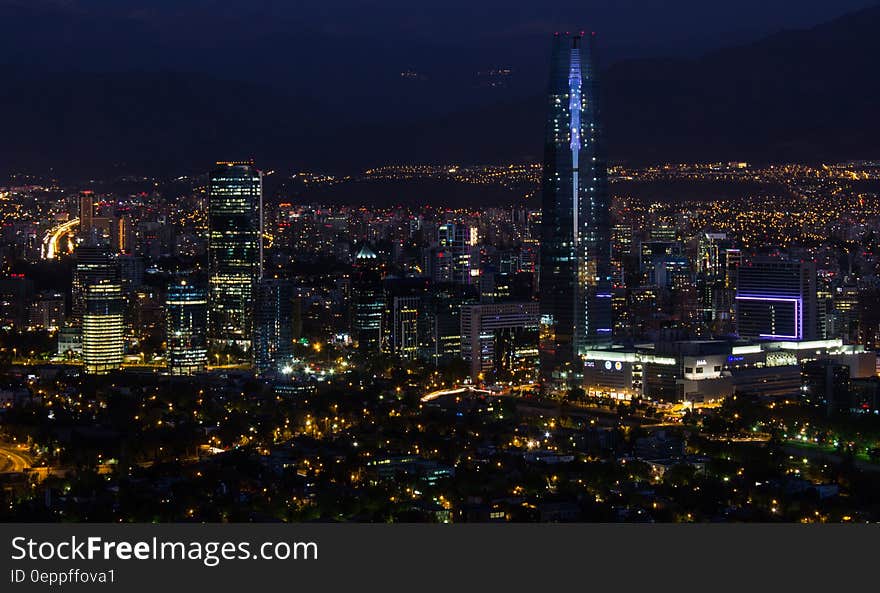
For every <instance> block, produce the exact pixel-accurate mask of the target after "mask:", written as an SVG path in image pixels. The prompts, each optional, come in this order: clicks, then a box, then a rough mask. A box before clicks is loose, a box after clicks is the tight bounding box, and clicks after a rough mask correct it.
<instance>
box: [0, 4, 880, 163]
mask: <svg viewBox="0 0 880 593" xmlns="http://www.w3.org/2000/svg"><path fill="white" fill-rule="evenodd" d="M21 10H26V9H19V11H21ZM30 16H31V18H33V15H30ZM8 22H9V21H7V23H8ZM47 22H48V23H50V24H45V23H44V25H43V26H45V27H50V25H51V20H49V21H47ZM58 27H60V25H58ZM50 29H51V27H50ZM60 30H61V29H58V28H55V29H51V32H57V31H60ZM95 35H96V36H97V37H96V38H93V39H89V40H86V41H85V42H84V43H83V44H82V47H71V48H70V51H69V54H70V57H69V58H68V60H67V63H64V64H61V63H60V62H61V61H63V56H64V52H63V51H61V50H59V49H58V48H55V49H54V50H53V51H52V52H47V51H43V49H41V48H40V47H37V45H36V44H34V45H33V47H27V48H26V50H22V48H21V43H25V42H24V41H21V39H20V34H19V37H16V34H11V35H7V36H6V37H4V38H3V40H0V49H2V50H3V51H2V52H0V55H5V56H7V58H8V59H6V60H3V61H2V62H0V77H2V78H0V129H2V131H3V133H2V137H0V172H3V173H9V172H12V171H22V170H24V171H31V172H41V173H42V172H46V171H47V170H48V169H49V168H52V169H53V170H54V171H55V172H57V173H58V174H60V175H62V176H79V177H84V176H88V175H107V174H112V173H120V174H123V173H124V174H132V173H137V174H153V173H155V174H182V173H190V172H196V171H203V170H204V169H205V168H206V166H208V165H209V164H210V163H211V162H213V161H214V160H217V159H228V158H245V157H253V158H255V159H256V160H257V161H258V162H259V163H260V164H261V165H263V166H265V167H266V168H274V169H277V170H281V171H294V170H303V169H323V170H329V171H334V170H335V171H343V170H352V169H356V168H362V167H366V166H370V165H375V164H385V163H393V162H456V163H475V162H476V163H479V162H483V163H489V162H491V163H496V162H505V161H509V160H517V161H519V160H539V159H540V155H541V142H542V138H543V109H544V99H543V97H542V92H541V91H542V87H543V84H544V83H543V82H541V81H542V80H543V79H542V77H543V76H544V74H543V73H542V70H543V66H541V64H544V63H545V61H546V56H547V53H548V50H549V47H548V44H547V43H545V42H544V41H542V40H540V39H537V38H535V37H534V36H533V35H530V36H526V37H523V38H521V39H520V40H519V42H517V44H516V45H515V46H514V47H512V48H511V55H513V56H517V58H516V60H514V62H515V64H518V66H517V67H514V68H513V73H514V74H515V75H517V76H512V77H509V78H510V80H507V78H508V77H506V76H504V75H501V76H496V73H494V72H492V71H488V72H489V74H486V75H485V77H484V74H485V73H484V72H480V71H479V70H478V68H480V64H478V63H476V62H475V61H473V60H472V61H471V62H468V58H467V55H468V52H467V51H465V50H464V49H459V50H450V49H448V48H439V47H433V46H430V44H423V45H422V46H420V47H421V48H422V49H421V50H420V51H421V53H419V52H415V53H414V54H413V55H412V56H408V58H409V59H410V61H411V62H412V64H413V66H412V67H411V68H406V69H405V70H401V71H398V70H400V69H391V70H388V71H386V72H384V74H381V75H377V74H376V73H375V72H372V71H368V70H367V69H366V64H368V63H369V61H370V60H371V59H372V58H373V57H374V56H375V55H377V54H380V53H381V54H382V55H383V56H385V57H384V58H383V59H390V58H389V56H390V55H392V54H393V53H394V48H393V47H388V46H386V47H379V46H377V45H376V42H375V40H373V41H370V42H367V41H364V42H363V43H362V44H358V43H355V44H354V46H352V45H347V46H346V45H340V44H339V43H336V42H335V40H333V39H330V38H326V36H324V35H323V34H318V33H314V35H313V36H312V37H309V38H308V39H296V40H290V39H285V38H284V35H283V34H281V33H275V34H274V35H273V36H272V37H269V38H262V39H261V40H260V41H259V42H258V43H257V42H255V44H257V45H259V52H258V53H256V54H253V55H252V54H246V55H239V56H237V55H230V56H228V57H225V58H224V57H223V56H222V55H221V56H219V57H217V56H216V55H215V54H216V53H217V52H220V53H222V48H219V47H214V46H210V47H201V48H199V49H198V52H200V55H202V56H206V55H209V54H210V55H214V56H215V57H214V58H212V59H213V61H212V62H211V64H212V66H211V67H210V68H203V69H202V70H201V71H197V70H196V67H197V66H198V64H197V63H196V62H197V60H195V58H193V57H192V56H191V57H190V59H189V60H183V61H181V62H180V64H184V65H185V66H186V67H187V68H191V69H187V70H182V69H179V68H178V69H174V68H171V66H170V64H171V63H172V62H171V61H170V59H169V58H168V55H169V52H172V50H174V51H181V50H180V48H179V47H178V48H177V49H176V50H175V49H174V48H173V47H172V48H169V46H167V45H161V44H157V43H156V42H155V40H154V39H153V38H152V37H151V36H150V35H147V34H143V35H141V36H140V37H137V40H138V42H139V43H140V44H141V48H142V49H143V48H147V50H148V51H146V52H145V53H144V52H142V53H140V54H138V55H139V56H140V57H139V58H137V59H135V58H134V57H132V56H133V54H132V55H127V54H126V51H128V50H126V49H125V48H124V44H123V42H122V40H121V39H120V35H119V32H118V31H114V30H113V28H112V27H110V28H109V30H103V29H102V30H99V31H98V32H96V33H95ZM132 35H133V34H132ZM14 43H19V45H17V46H16V47H17V48H18V49H17V50H16V52H15V53H11V52H12V49H11V48H12V45H13V44H14ZM4 44H6V45H5V46H4ZM117 45H118V46H119V47H120V48H121V49H120V50H119V52H116V51H115V46H117ZM287 46H290V47H292V48H293V49H292V50H290V51H288V52H285V53H284V55H280V54H279V48H284V47H287ZM125 47H127V46H125ZM194 51H195V50H194ZM255 51H256V50H255ZM442 51H451V52H453V53H454V52H455V51H459V55H458V56H457V57H456V58H455V59H454V60H452V61H448V60H446V61H444V60H442V59H440V58H439V57H438V52H442ZM41 52H42V53H41ZM102 52H103V54H106V56H105V57H104V58H103V59H102V60H99V59H98V58H96V57H95V56H98V55H101V54H102ZM150 52H154V55H155V56H156V59H155V60H154V61H152V62H151V60H149V59H145V58H143V56H144V55H150ZM382 52H384V53H382ZM116 53H118V55H115V56H114V54H116ZM344 54H350V55H351V59H350V60H348V61H346V60H344V59H343V58H342V56H343V55H344ZM85 55H89V56H92V58H94V59H92V58H90V59H89V60H86V59H85V58H84V57H83V56H85ZM255 55H256V56H270V57H267V58H266V59H265V60H256V58H255V57H254V56H255ZM290 55H293V56H295V58H296V59H295V60H293V61H291V60H290V59H288V58H287V57H285V56H290ZM878 55H880V6H878V7H874V8H869V9H865V10H861V11H858V12H855V13H851V14H848V15H845V16H843V17H840V18H837V19H835V20H833V21H830V22H827V23H824V24H821V25H818V26H816V27H813V28H810V29H804V30H793V31H785V32H782V33H778V34H774V35H771V36H768V37H766V38H763V39H760V40H758V41H755V42H752V43H746V44H740V45H737V46H732V47H727V48H724V49H721V50H714V51H710V52H708V53H705V54H703V55H701V56H700V57H697V58H682V57H675V58H653V59H625V60H618V61H615V62H614V63H611V64H609V66H608V67H607V68H605V69H604V70H603V71H602V78H601V85H602V95H603V96H602V102H603V105H602V107H603V113H604V126H605V128H606V137H607V139H608V151H609V156H610V158H611V159H613V160H615V161H625V162H631V163H645V162H668V161H686V160H688V161H689V160H749V161H795V160H799V161H832V160H846V159H856V158H859V159H862V158H864V159H868V158H870V159H875V158H880V109H878V95H880V77H878V76H877V66H876V57H877V56H878ZM10 56H11V57H10ZM77 56H79V57H77ZM493 59H494V58H493ZM0 60H2V58H0ZM205 60H207V58H205ZM82 63H88V64H90V68H88V69H86V68H84V67H77V65H78V64H82ZM401 63H402V62H401ZM451 63H454V64H455V67H452V66H450V65H449V64H451ZM483 63H485V60H484V62H483ZM332 64H345V67H344V68H343V67H340V69H339V71H335V70H334V71H331V70H332V68H331V65H332ZM423 66H424V70H423V71H422V70H420V68H422V67H423ZM298 73H299V74H298ZM297 76H301V77H302V80H298V79H297V80H293V79H292V78H291V77H294V78H296V77H297ZM315 81H320V84H318V83H316V82H315Z"/></svg>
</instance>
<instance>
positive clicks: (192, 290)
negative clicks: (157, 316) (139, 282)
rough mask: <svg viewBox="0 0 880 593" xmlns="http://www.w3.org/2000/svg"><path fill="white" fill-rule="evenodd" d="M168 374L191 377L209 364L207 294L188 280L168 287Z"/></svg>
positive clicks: (166, 308) (166, 299) (166, 313)
mask: <svg viewBox="0 0 880 593" xmlns="http://www.w3.org/2000/svg"><path fill="white" fill-rule="evenodd" d="M165 319H166V327H167V333H166V342H167V344H168V371H169V372H170V373H171V374H172V375H192V374H194V373H199V372H202V371H204V370H205V367H206V366H207V364H208V341H207V339H208V336H207V333H208V295H207V291H206V290H205V289H204V288H202V287H200V286H196V285H193V284H192V283H191V282H189V281H187V280H177V281H175V282H172V283H171V284H170V285H169V286H168V293H167V295H166V297H165Z"/></svg>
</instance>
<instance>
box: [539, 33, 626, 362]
mask: <svg viewBox="0 0 880 593" xmlns="http://www.w3.org/2000/svg"><path fill="white" fill-rule="evenodd" d="M547 99H548V101H547V121H546V135H545V139H544V171H543V179H542V190H543V192H542V221H541V226H542V237H541V319H542V326H543V328H542V336H541V355H542V356H541V366H542V374H543V375H544V376H545V377H550V376H552V374H553V373H554V372H565V371H568V372H573V373H575V374H577V373H579V372H580V370H579V367H580V365H579V361H580V357H581V355H582V354H583V353H584V352H585V351H586V350H588V349H590V348H592V347H596V346H599V345H603V344H607V343H608V342H609V341H610V339H611V294H610V286H611V279H610V259H611V240H610V220H609V218H610V214H609V197H608V176H607V165H606V161H605V153H604V147H603V141H602V129H601V120H600V115H599V107H598V88H597V81H596V67H595V59H594V37H593V36H592V35H590V36H584V35H583V34H577V35H569V34H567V33H566V34H556V35H555V36H554V39H553V51H552V63H551V72H550V84H549V88H548V93H547Z"/></svg>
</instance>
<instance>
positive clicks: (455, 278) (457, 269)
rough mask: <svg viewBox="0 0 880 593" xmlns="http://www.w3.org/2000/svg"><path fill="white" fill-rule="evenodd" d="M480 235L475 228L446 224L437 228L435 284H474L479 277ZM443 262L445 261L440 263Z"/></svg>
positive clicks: (459, 224) (465, 225) (467, 225)
mask: <svg viewBox="0 0 880 593" xmlns="http://www.w3.org/2000/svg"><path fill="white" fill-rule="evenodd" d="M478 243H479V234H478V231H477V228H476V227H475V226H472V225H469V224H463V223H446V224H442V225H440V226H439V227H438V228H437V245H438V249H437V252H436V256H435V257H436V258H437V259H438V261H437V263H436V265H435V268H436V270H437V273H436V277H435V278H434V281H435V282H455V283H456V284H473V283H474V282H475V279H476V278H477V277H478V275H479V261H478V260H477V244H478ZM439 260H443V261H439Z"/></svg>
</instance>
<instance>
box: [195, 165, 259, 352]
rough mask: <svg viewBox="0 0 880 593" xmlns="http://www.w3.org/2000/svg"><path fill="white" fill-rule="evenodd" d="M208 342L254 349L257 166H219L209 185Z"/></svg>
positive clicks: (257, 271) (257, 275) (257, 211)
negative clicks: (252, 347)
mask: <svg viewBox="0 0 880 593" xmlns="http://www.w3.org/2000/svg"><path fill="white" fill-rule="evenodd" d="M208 217H209V226H210V230H209V233H210V234H209V244H208V254H209V260H210V262H209V265H210V275H211V277H210V288H209V293H210V294H209V305H210V309H209V338H210V340H212V341H213V342H214V343H215V344H217V345H233V344H234V345H237V346H239V347H241V348H243V349H245V350H250V349H251V346H252V340H253V328H254V297H255V291H256V284H257V282H258V280H259V279H260V277H261V276H262V268H263V265H262V262H263V232H262V229H263V178H262V173H261V172H260V171H258V170H257V169H256V168H255V167H254V166H253V163H238V162H220V163H217V169H216V170H214V172H213V173H211V176H210V181H209V186H208Z"/></svg>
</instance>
